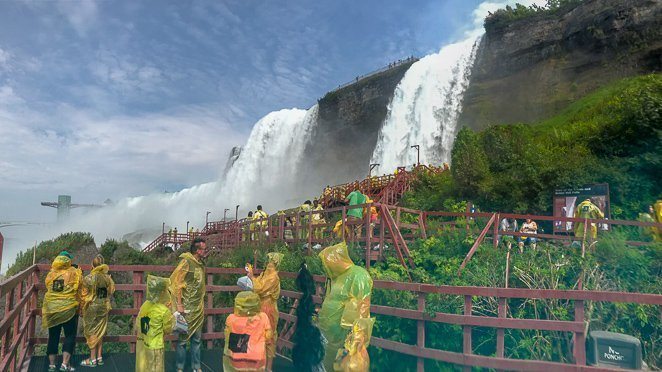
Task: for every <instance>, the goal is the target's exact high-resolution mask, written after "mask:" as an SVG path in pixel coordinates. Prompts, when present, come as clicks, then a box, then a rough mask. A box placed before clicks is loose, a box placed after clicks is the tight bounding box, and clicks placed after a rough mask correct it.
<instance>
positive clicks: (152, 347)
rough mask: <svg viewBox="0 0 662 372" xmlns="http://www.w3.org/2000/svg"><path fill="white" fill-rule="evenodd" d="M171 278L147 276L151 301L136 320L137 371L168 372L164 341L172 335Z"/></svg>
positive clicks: (147, 302) (173, 320)
mask: <svg viewBox="0 0 662 372" xmlns="http://www.w3.org/2000/svg"><path fill="white" fill-rule="evenodd" d="M169 287H170V279H168V278H160V277H158V276H153V275H148V276H147V301H145V303H143V304H142V306H141V307H140V312H139V313H138V317H137V318H136V324H135V328H134V329H135V330H136V333H137V337H136V372H165V354H164V350H165V348H164V346H165V343H164V340H163V338H164V337H165V336H166V335H168V334H170V332H172V328H173V325H174V323H175V317H174V316H173V315H172V312H171V311H170V307H169V302H170V291H169V290H168V288H169Z"/></svg>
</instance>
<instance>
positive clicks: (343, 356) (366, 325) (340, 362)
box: [333, 318, 375, 372]
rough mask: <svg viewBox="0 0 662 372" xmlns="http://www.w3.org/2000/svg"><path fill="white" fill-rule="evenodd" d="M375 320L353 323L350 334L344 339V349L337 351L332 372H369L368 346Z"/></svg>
mask: <svg viewBox="0 0 662 372" xmlns="http://www.w3.org/2000/svg"><path fill="white" fill-rule="evenodd" d="M374 324H375V318H361V319H359V320H357V321H356V322H354V326H353V327H352V332H351V333H349V334H348V335H347V339H345V345H344V348H343V349H341V350H338V354H337V355H336V361H335V363H334V364H333V369H334V371H342V372H367V371H369V370H370V356H368V345H370V337H371V335H372V326H373V325H374Z"/></svg>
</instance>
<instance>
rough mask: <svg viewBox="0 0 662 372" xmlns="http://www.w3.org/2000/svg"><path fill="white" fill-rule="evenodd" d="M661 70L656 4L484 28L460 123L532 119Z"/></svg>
mask: <svg viewBox="0 0 662 372" xmlns="http://www.w3.org/2000/svg"><path fill="white" fill-rule="evenodd" d="M661 69H662V2H661V1H659V0H625V1H623V0H585V1H584V2H582V3H581V4H580V5H578V6H573V7H569V8H566V9H563V10H561V11H559V12H558V13H557V14H553V15H539V16H533V17H529V18H525V19H521V20H517V21H513V22H510V23H508V24H506V25H493V26H489V25H488V26H487V27H486V34H485V36H484V38H483V41H482V45H481V48H480V50H479V52H478V55H477V58H476V62H475V64H474V69H473V71H472V79H471V84H470V86H469V89H467V91H466V93H465V100H464V103H465V104H464V109H463V113H462V115H461V117H460V124H461V125H468V126H470V127H472V128H475V129H480V128H483V127H485V126H487V125H489V124H500V123H512V122H530V121H535V120H539V119H541V118H544V117H547V116H550V115H553V114H555V113H557V112H558V111H559V110H561V109H562V108H564V107H566V106H567V104H569V103H571V102H572V101H574V100H576V99H578V98H580V97H582V96H584V95H585V94H587V93H589V92H591V91H592V90H594V89H596V88H598V87H601V86H604V85H606V84H608V83H609V82H611V81H613V80H615V79H619V78H622V77H627V76H632V75H637V74H642V73H648V72H656V71H660V70H661Z"/></svg>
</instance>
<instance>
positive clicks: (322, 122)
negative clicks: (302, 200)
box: [303, 60, 415, 187]
mask: <svg viewBox="0 0 662 372" xmlns="http://www.w3.org/2000/svg"><path fill="white" fill-rule="evenodd" d="M414 62H415V60H414V61H409V62H404V63H402V64H400V65H398V66H396V67H393V68H390V69H387V70H386V71H382V72H380V73H377V74H373V75H371V76H369V77H366V78H363V79H359V80H358V81H357V82H356V83H354V84H351V85H349V86H346V87H343V88H340V89H338V90H335V91H332V92H329V93H327V94H326V95H325V96H324V97H323V98H322V99H320V100H319V102H318V104H319V118H318V124H317V126H316V128H315V130H314V132H313V133H312V138H311V140H310V141H309V142H308V146H307V148H306V150H305V154H306V162H305V163H306V164H308V166H306V168H307V169H304V170H303V171H304V172H305V174H306V176H307V177H308V179H307V182H313V183H315V184H316V186H317V187H323V186H325V185H326V184H335V183H343V182H347V181H348V180H353V179H357V178H362V177H365V176H366V174H367V173H368V163H369V162H370V157H371V156H372V151H373V150H374V148H375V145H376V144H377V135H378V133H379V129H380V127H381V125H382V123H383V122H384V119H385V118H386V113H387V109H388V104H389V102H390V100H391V98H392V97H393V92H394V90H395V87H396V86H397V85H398V83H399V82H400V80H401V79H402V77H403V76H404V74H405V72H406V71H407V69H409V66H411V65H412V63H414Z"/></svg>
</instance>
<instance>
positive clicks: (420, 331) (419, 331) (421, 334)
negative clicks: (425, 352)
mask: <svg viewBox="0 0 662 372" xmlns="http://www.w3.org/2000/svg"><path fill="white" fill-rule="evenodd" d="M417 305H418V311H425V293H423V292H419V293H418V301H417ZM416 346H417V347H418V348H419V349H422V348H425V320H418V321H416ZM424 371H425V359H424V358H416V372H424Z"/></svg>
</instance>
